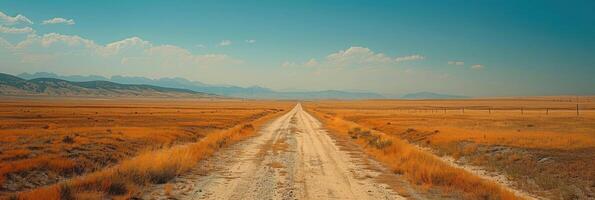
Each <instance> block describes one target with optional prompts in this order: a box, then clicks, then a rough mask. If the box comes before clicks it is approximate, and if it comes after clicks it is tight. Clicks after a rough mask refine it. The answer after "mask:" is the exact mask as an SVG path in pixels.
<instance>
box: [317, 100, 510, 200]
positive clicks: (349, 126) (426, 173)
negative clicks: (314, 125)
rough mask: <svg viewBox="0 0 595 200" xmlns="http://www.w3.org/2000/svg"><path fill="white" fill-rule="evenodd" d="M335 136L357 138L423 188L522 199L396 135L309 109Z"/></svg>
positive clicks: (476, 196)
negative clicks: (368, 128)
mask: <svg viewBox="0 0 595 200" xmlns="http://www.w3.org/2000/svg"><path fill="white" fill-rule="evenodd" d="M309 112H310V113H312V114H314V115H315V116H317V118H319V119H321V121H322V122H323V123H324V124H325V127H326V128H328V129H329V130H330V132H331V133H333V134H336V135H337V136H341V137H349V138H351V139H354V140H355V141H356V142H357V143H358V144H359V145H360V146H362V147H364V149H365V151H366V152H367V153H368V154H369V155H371V156H373V157H374V158H375V159H377V160H378V161H380V162H382V163H384V164H385V165H387V166H389V167H390V168H391V169H392V170H393V171H394V172H395V173H398V174H403V175H404V176H405V177H407V179H408V180H409V181H410V182H411V183H414V184H416V185H420V186H422V187H438V188H441V189H443V191H445V192H449V191H459V192H462V194H463V196H462V197H463V198H464V199H521V198H520V197H518V196H515V195H514V193H512V192H511V191H508V190H506V189H504V188H502V187H501V186H499V185H498V184H496V183H494V182H491V181H488V180H484V179H481V178H479V177H477V176H475V175H473V174H471V173H469V172H467V171H465V170H463V169H458V168H455V167H452V166H450V165H449V164H446V163H444V162H443V161H441V160H440V159H439V158H437V157H436V156H434V155H432V154H431V153H428V152H424V151H422V150H419V149H417V148H416V147H414V146H413V145H411V144H409V143H407V142H405V141H403V140H401V139H400V138H398V137H396V136H392V135H386V134H383V133H381V132H377V131H373V130H365V129H363V128H362V127H361V126H359V125H357V124H355V123H353V122H350V121H346V120H344V119H342V118H339V117H335V116H332V115H329V114H326V113H322V112H319V111H316V110H312V109H309Z"/></svg>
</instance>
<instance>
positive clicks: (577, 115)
mask: <svg viewBox="0 0 595 200" xmlns="http://www.w3.org/2000/svg"><path fill="white" fill-rule="evenodd" d="M576 99H577V100H578V97H577V98H576ZM576 116H578V103H577V104H576Z"/></svg>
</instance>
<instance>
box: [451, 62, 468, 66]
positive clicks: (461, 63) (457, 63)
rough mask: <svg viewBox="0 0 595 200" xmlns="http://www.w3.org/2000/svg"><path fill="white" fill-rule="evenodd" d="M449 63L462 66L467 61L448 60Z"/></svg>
mask: <svg viewBox="0 0 595 200" xmlns="http://www.w3.org/2000/svg"><path fill="white" fill-rule="evenodd" d="M448 64H449V65H457V66H462V65H465V62H463V61H448Z"/></svg>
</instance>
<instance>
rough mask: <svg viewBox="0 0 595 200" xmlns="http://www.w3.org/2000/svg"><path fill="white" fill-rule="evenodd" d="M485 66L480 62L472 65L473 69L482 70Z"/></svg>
mask: <svg viewBox="0 0 595 200" xmlns="http://www.w3.org/2000/svg"><path fill="white" fill-rule="evenodd" d="M484 67H485V66H484V65H480V64H475V65H471V69H474V70H480V69H483V68H484Z"/></svg>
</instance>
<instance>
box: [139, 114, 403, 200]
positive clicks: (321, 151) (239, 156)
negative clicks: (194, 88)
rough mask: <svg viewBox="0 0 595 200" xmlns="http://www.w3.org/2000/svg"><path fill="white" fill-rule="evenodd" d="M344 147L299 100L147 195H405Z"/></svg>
mask: <svg viewBox="0 0 595 200" xmlns="http://www.w3.org/2000/svg"><path fill="white" fill-rule="evenodd" d="M361 159H363V158H361V157H354V156H350V153H349V152H346V151H344V150H341V149H340V148H339V147H338V146H337V145H336V144H335V142H334V140H333V139H331V138H330V137H329V136H328V135H327V133H326V132H325V131H324V130H322V128H321V123H320V122H319V121H317V120H316V119H315V118H314V117H312V116H311V115H309V114H308V113H306V112H305V111H304V110H303V109H302V107H301V105H299V104H298V105H297V106H296V107H295V108H294V109H293V110H291V111H290V112H288V113H287V114H285V115H283V116H281V117H279V118H278V119H276V120H275V121H273V122H271V123H270V124H268V125H267V126H266V127H265V128H264V129H263V130H261V132H260V133H259V134H258V136H255V137H253V138H251V139H248V140H246V141H243V142H241V143H238V144H236V145H233V146H231V147H230V148H227V149H225V150H223V151H220V152H218V153H216V155H215V156H214V157H213V158H212V159H208V160H206V161H205V162H202V163H201V164H200V165H199V167H197V168H196V169H195V170H193V171H192V172H190V173H188V174H187V175H184V176H182V177H178V178H176V179H175V180H174V181H173V182H172V183H169V184H164V185H157V186H154V187H153V188H149V190H147V191H148V192H147V193H145V195H144V198H143V199H405V198H403V197H402V196H399V195H398V194H396V193H395V192H394V191H392V190H391V189H390V187H389V186H388V185H385V184H382V183H380V182H379V181H378V178H379V177H380V176H381V175H382V174H383V173H385V172H387V170H386V169H383V168H382V166H380V165H370V164H369V161H365V162H366V163H368V164H363V163H364V161H362V160H361Z"/></svg>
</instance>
